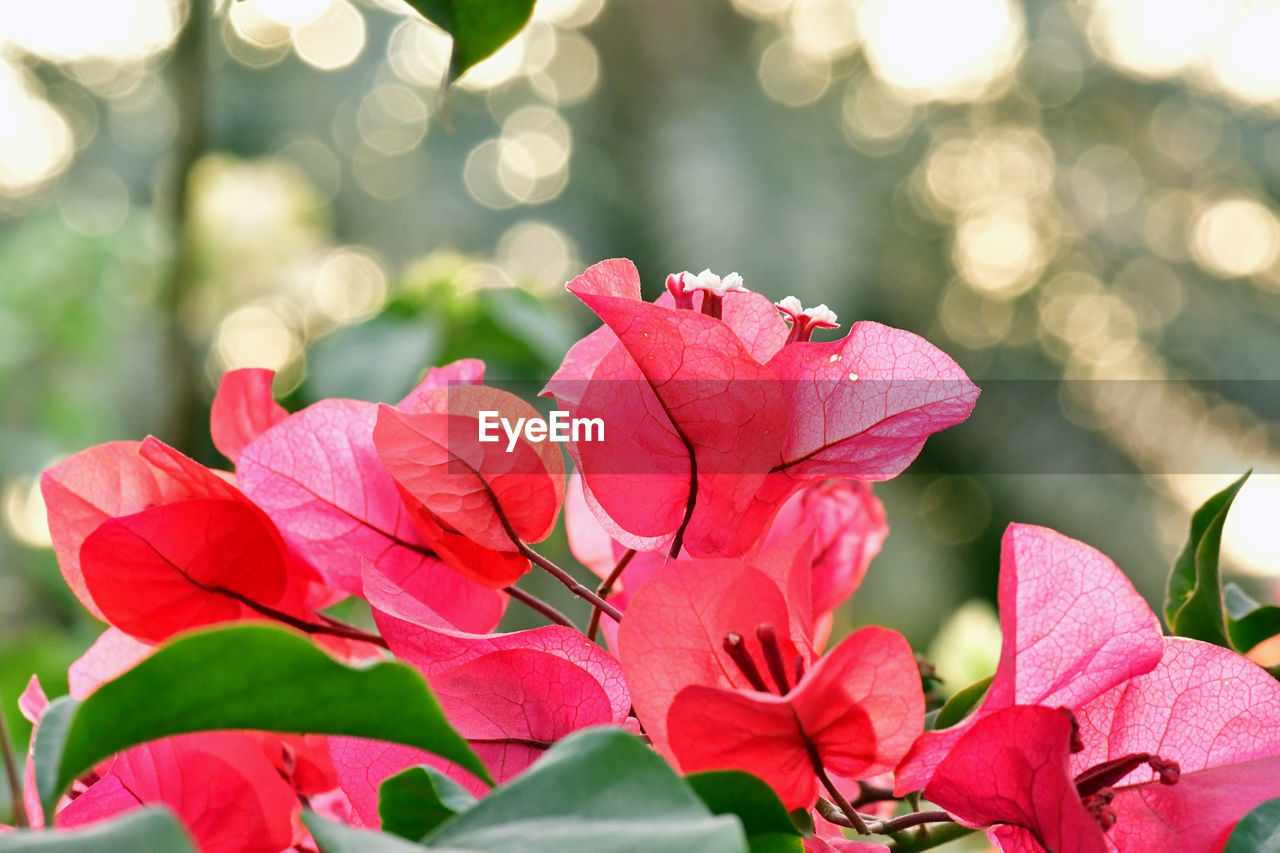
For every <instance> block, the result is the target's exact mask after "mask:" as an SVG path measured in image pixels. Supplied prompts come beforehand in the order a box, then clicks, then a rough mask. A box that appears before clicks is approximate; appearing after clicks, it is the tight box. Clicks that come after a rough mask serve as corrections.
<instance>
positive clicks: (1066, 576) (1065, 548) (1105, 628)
mask: <svg viewBox="0 0 1280 853" xmlns="http://www.w3.org/2000/svg"><path fill="white" fill-rule="evenodd" d="M999 606H1000V624H1001V626H1002V627H1003V628H1004V644H1003V647H1002V649H1001V653H1000V663H999V665H998V666H997V668H996V673H995V677H994V678H993V679H992V681H991V687H990V688H989V689H988V690H987V695H986V697H985V698H984V699H983V701H982V703H981V704H980V705H979V706H978V707H977V708H976V709H975V710H974V711H973V713H971V714H970V715H969V716H968V718H966V719H965V720H964V721H963V722H961V723H959V724H957V725H955V726H952V727H951V728H949V729H943V730H941V731H934V732H926V733H925V734H924V735H923V736H922V737H921V738H920V739H919V740H918V741H917V742H916V743H915V745H914V746H912V748H911V752H910V753H909V754H908V755H907V757H906V758H905V759H903V761H902V764H901V765H899V767H898V769H897V780H896V783H895V790H896V792H897V793H898V794H899V795H901V794H905V793H907V792H909V791H916V790H919V789H920V788H923V787H924V786H925V785H926V784H927V783H928V781H929V779H930V778H931V777H932V775H933V772H934V770H935V768H936V767H937V766H938V764H939V762H941V761H942V760H943V758H945V757H946V755H947V753H948V752H950V751H951V749H952V748H953V747H955V745H956V744H957V743H958V742H959V741H960V739H961V738H962V737H963V736H964V734H965V732H966V731H967V730H968V729H969V728H970V727H972V726H973V725H974V724H975V723H977V722H978V721H979V720H981V719H982V718H983V717H986V716H988V715H990V714H993V713H995V712H996V711H999V710H1001V709H1003V708H1008V707H1011V706H1013V705H1045V706H1048V707H1050V708H1056V707H1059V706H1062V707H1066V708H1068V709H1070V710H1073V711H1074V710H1078V709H1079V708H1081V707H1083V706H1084V705H1086V704H1087V703H1089V702H1090V701H1092V700H1093V699H1095V698H1097V697H1098V696H1099V695H1101V694H1102V693H1103V692H1105V691H1107V690H1109V689H1110V688H1112V687H1114V686H1115V685H1117V684H1120V683H1122V682H1125V681H1128V680H1129V679H1131V678H1133V677H1134V676H1137V675H1141V674H1143V673H1145V672H1149V671H1150V670H1151V669H1152V668H1154V667H1155V666H1156V664H1157V663H1159V661H1160V656H1161V654H1163V651H1164V646H1163V644H1162V641H1161V636H1160V623H1159V621H1158V620H1157V619H1156V617H1155V614H1154V613H1152V612H1151V608H1150V607H1148V606H1147V603H1146V602H1145V601H1144V600H1143V599H1142V597H1141V596H1140V595H1138V592H1137V590H1135V589H1134V588H1133V584H1131V583H1130V582H1129V579H1128V578H1126V577H1125V576H1124V575H1123V574H1122V573H1121V572H1120V570H1119V569H1118V568H1116V565H1115V563H1113V562H1111V561H1110V560H1109V559H1107V558H1106V557H1105V556H1104V555H1103V554H1101V553H1099V552H1098V551H1096V550H1094V549H1093V548H1090V547H1089V546H1088V545H1085V544H1084V543H1082V542H1077V541H1076V540H1074V539H1070V538H1068V537H1066V536H1063V535H1062V534H1061V533H1057V532H1055V531H1052V530H1048V529H1046V528H1043V527H1033V526H1031V525H1026V524H1011V525H1009V528H1008V530H1006V531H1005V535H1004V544H1003V547H1002V550H1001V555H1000V587H999Z"/></svg>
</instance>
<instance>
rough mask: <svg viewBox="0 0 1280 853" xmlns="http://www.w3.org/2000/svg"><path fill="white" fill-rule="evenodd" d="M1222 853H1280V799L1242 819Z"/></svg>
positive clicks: (1255, 809)
mask: <svg viewBox="0 0 1280 853" xmlns="http://www.w3.org/2000/svg"><path fill="white" fill-rule="evenodd" d="M1222 853H1280V797H1277V798H1276V799H1274V800H1267V801H1266V802H1265V803H1262V804H1261V805H1259V806H1257V807H1256V808H1254V810H1253V811H1251V812H1249V813H1248V814H1246V815H1245V816H1244V817H1242V818H1240V822H1239V823H1237V824H1236V828H1235V829H1233V830H1231V835H1230V836H1228V838H1227V846H1226V847H1224V848H1223V850H1222Z"/></svg>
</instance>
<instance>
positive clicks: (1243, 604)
mask: <svg viewBox="0 0 1280 853" xmlns="http://www.w3.org/2000/svg"><path fill="white" fill-rule="evenodd" d="M1222 598H1223V601H1224V603H1225V604H1226V606H1227V636H1229V637H1230V638H1231V645H1233V646H1235V647H1236V650H1237V651H1241V652H1247V651H1249V650H1250V649H1252V648H1253V647H1254V646H1256V645H1258V643H1261V642H1262V641H1263V640H1269V639H1271V638H1272V637H1274V636H1276V635H1277V634H1280V607H1277V606H1276V605H1274V604H1262V603H1260V602H1257V601H1254V600H1253V599H1252V598H1251V597H1249V595H1248V593H1246V592H1245V591H1244V590H1242V589H1241V588H1240V587H1238V586H1236V585H1235V584H1233V583H1229V584H1227V585H1226V587H1224V588H1223V590H1222Z"/></svg>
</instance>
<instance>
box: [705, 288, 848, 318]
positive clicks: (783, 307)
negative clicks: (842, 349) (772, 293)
mask: <svg viewBox="0 0 1280 853" xmlns="http://www.w3.org/2000/svg"><path fill="white" fill-rule="evenodd" d="M686 286H688V285H686ZM774 306H775V307H776V308H778V310H780V311H782V312H783V313H784V314H790V315H791V317H792V318H793V319H795V320H799V319H800V318H801V317H804V318H805V319H807V320H808V321H809V322H810V323H812V324H813V325H815V326H826V327H829V328H832V329H834V328H836V327H837V326H838V325H839V323H837V322H836V312H834V311H832V310H831V309H830V308H828V307H827V306H826V305H815V306H814V307H813V308H807V309H806V308H802V307H801V306H800V300H799V299H796V298H795V297H794V296H786V297H783V299H782V301H781V302H775V303H774Z"/></svg>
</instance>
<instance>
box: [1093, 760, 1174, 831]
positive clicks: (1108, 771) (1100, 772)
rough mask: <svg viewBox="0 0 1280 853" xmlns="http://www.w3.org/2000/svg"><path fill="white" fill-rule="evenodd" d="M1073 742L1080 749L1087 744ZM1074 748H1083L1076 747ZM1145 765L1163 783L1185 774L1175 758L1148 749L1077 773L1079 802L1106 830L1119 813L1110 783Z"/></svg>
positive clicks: (1169, 783)
mask: <svg viewBox="0 0 1280 853" xmlns="http://www.w3.org/2000/svg"><path fill="white" fill-rule="evenodd" d="M1072 745H1073V747H1074V746H1076V745H1079V747H1080V748H1081V749H1083V747H1084V745H1083V744H1081V743H1080V742H1079V740H1078V739H1073V741H1072ZM1073 751H1074V752H1079V751H1080V750H1079V749H1073ZM1144 764H1145V765H1147V766H1148V767H1150V768H1151V769H1152V770H1154V771H1155V772H1156V773H1158V774H1160V784H1161V785H1173V784H1176V783H1177V781H1178V777H1179V776H1180V775H1181V773H1182V770H1181V768H1179V767H1178V762H1176V761H1170V760H1169V759H1167V758H1161V757H1160V756H1158V755H1152V754H1151V753H1149V752H1135V753H1132V754H1130V755H1125V756H1123V757H1121V758H1113V759H1112V760H1110V761H1104V762H1102V763H1101V764H1097V765H1094V766H1093V767H1090V768H1089V769H1088V770H1085V771H1084V772H1082V773H1080V774H1079V775H1078V776H1076V778H1075V783H1076V793H1078V794H1079V795H1080V802H1081V803H1082V804H1083V805H1084V807H1085V809H1086V810H1087V811H1088V812H1089V814H1090V815H1091V816H1092V817H1093V819H1094V820H1096V821H1097V822H1098V826H1100V827H1102V831H1103V832H1106V831H1107V830H1108V829H1110V828H1111V827H1113V826H1115V823H1116V812H1115V809H1113V808H1112V807H1111V801H1112V800H1114V799H1115V798H1116V791H1115V789H1114V788H1112V787H1111V786H1112V785H1114V784H1115V783H1117V782H1119V781H1120V780H1121V779H1123V778H1124V777H1125V776H1128V775H1129V774H1130V773H1131V772H1133V771H1134V770H1136V769H1138V768H1139V767H1141V766H1142V765H1144Z"/></svg>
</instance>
